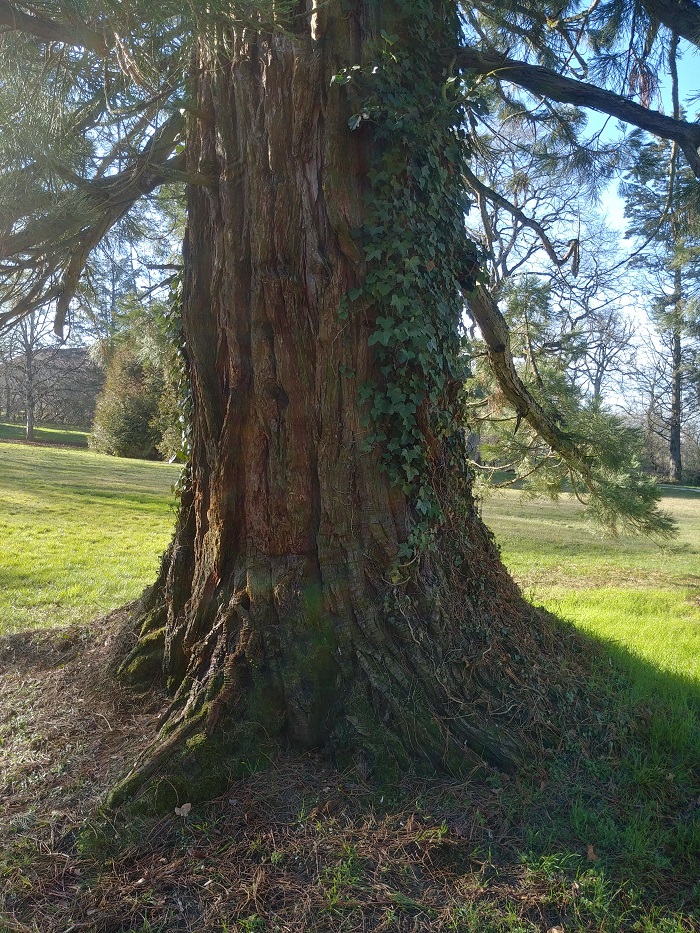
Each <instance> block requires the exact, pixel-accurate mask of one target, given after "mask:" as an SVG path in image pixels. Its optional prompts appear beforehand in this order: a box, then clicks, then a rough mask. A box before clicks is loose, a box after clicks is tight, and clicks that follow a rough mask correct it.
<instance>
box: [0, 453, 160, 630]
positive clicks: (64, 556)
mask: <svg viewBox="0 0 700 933" xmlns="http://www.w3.org/2000/svg"><path fill="white" fill-rule="evenodd" d="M177 474H178V468H177V467H174V466H170V465H169V464H164V463H150V462H146V461H139V460H120V459H117V458H114V457H106V456H103V455H102V454H97V453H93V452H91V451H87V450H70V449H67V448H60V449H58V448H50V447H31V446H24V445H20V444H0V539H1V540H2V548H1V549H0V634H3V633H4V634H7V633H11V632H15V631H21V630H25V629H27V628H45V627H54V626H61V625H66V624H69V623H73V622H85V621H87V620H88V619H89V618H91V617H92V616H94V615H97V614H98V613H101V612H105V611H107V610H109V609H111V608H113V607H115V606H118V605H120V604H121V603H123V602H125V601H127V600H129V599H132V598H134V597H135V596H137V595H138V594H139V593H140V592H141V591H142V590H143V588H144V587H145V586H146V585H147V584H148V583H149V582H150V581H152V580H153V579H154V577H155V574H156V571H157V567H158V558H159V555H160V554H161V553H162V552H163V550H164V549H165V547H166V546H167V544H168V541H169V539H170V535H171V532H172V527H173V524H174V518H175V513H174V506H175V497H174V496H173V495H172V493H171V485H172V483H173V482H174V481H175V479H176V477H177Z"/></svg>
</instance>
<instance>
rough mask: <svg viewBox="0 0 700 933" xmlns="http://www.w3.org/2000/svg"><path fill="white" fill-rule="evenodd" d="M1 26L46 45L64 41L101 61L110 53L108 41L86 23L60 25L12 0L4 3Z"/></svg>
mask: <svg viewBox="0 0 700 933" xmlns="http://www.w3.org/2000/svg"><path fill="white" fill-rule="evenodd" d="M0 26H4V27H5V28H6V29H7V30H12V31H16V32H24V33H27V34H28V35H30V36H34V38H35V39H41V40H43V41H44V42H60V43H62V44H64V45H72V46H78V47H79V48H83V49H88V50H89V51H91V52H95V53H96V54H97V55H99V56H100V58H106V57H107V56H108V55H109V53H110V48H109V45H108V44H107V40H106V39H105V37H104V36H103V35H100V33H99V32H95V31H94V30H93V29H90V27H89V26H86V25H85V23H81V22H79V21H77V20H76V21H74V22H72V23H71V24H70V25H67V24H66V23H57V22H55V20H52V19H48V18H47V17H44V16H37V15H30V14H29V13H24V12H23V11H22V10H19V9H18V8H17V6H16V5H15V4H13V3H9V2H8V0H0Z"/></svg>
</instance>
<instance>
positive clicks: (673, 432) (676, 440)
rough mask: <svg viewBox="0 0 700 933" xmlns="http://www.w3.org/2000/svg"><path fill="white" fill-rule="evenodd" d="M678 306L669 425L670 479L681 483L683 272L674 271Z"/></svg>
mask: <svg viewBox="0 0 700 933" xmlns="http://www.w3.org/2000/svg"><path fill="white" fill-rule="evenodd" d="M674 280H675V281H674V284H675V295H676V306H675V314H674V325H673V331H672V333H671V418H670V420H669V425H668V433H669V439H668V480H669V482H670V483H680V482H681V481H682V479H683V467H682V462H681V421H682V400H683V351H682V345H681V321H682V319H683V310H682V307H681V295H682V291H681V287H682V286H681V272H680V269H676V270H675V272H674Z"/></svg>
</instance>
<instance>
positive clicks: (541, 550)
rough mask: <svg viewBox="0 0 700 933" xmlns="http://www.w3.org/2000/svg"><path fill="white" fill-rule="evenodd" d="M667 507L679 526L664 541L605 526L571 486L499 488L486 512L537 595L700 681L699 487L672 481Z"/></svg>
mask: <svg viewBox="0 0 700 933" xmlns="http://www.w3.org/2000/svg"><path fill="white" fill-rule="evenodd" d="M663 508H664V509H665V510H666V511H668V512H670V513H671V514H672V515H673V516H674V517H675V518H676V520H677V521H678V525H679V529H680V534H679V536H678V537H677V538H675V539H673V540H672V541H671V542H667V543H666V544H664V545H659V544H658V543H655V542H654V541H651V540H649V539H648V538H639V537H634V538H632V537H620V538H617V539H615V538H610V537H604V536H601V535H600V534H596V533H595V532H594V531H593V530H592V529H591V528H590V526H589V525H588V524H587V523H586V521H585V520H584V518H583V516H582V508H581V506H580V505H579V504H578V502H576V500H575V499H573V498H572V497H571V496H569V495H562V496H561V497H560V499H559V500H558V501H555V502H553V501H551V500H549V499H523V498H522V497H521V495H520V493H518V492H516V491H512V490H500V491H499V492H498V493H497V494H494V495H492V496H490V497H488V498H486V499H485V500H484V502H483V517H484V519H485V521H486V523H487V524H488V525H489V527H490V528H491V529H492V530H493V532H494V534H495V535H496V539H497V541H498V542H499V544H500V546H501V553H502V555H503V559H504V561H505V563H506V565H507V566H508V567H509V569H510V570H511V572H512V573H513V574H514V576H515V578H516V579H517V580H518V582H519V583H520V585H521V586H522V588H523V590H524V592H525V594H526V595H527V596H528V598H529V599H530V600H531V601H533V602H535V603H538V604H540V605H543V606H545V607H546V608H547V609H549V610H550V611H552V612H554V613H556V614H557V615H560V616H563V617H565V618H567V619H570V620H571V621H573V622H574V623H575V624H576V625H577V626H579V627H580V628H583V629H585V630H586V631H588V632H590V633H591V634H593V635H595V636H596V637H598V638H603V639H607V640H612V641H614V642H616V643H618V644H619V645H621V646H623V647H624V648H626V649H627V650H629V651H630V652H632V653H633V654H634V655H636V656H638V657H639V658H640V659H643V660H645V661H648V662H650V663H651V664H652V665H653V666H654V668H657V669H661V670H665V671H668V672H672V673H675V674H680V675H681V676H687V677H690V678H691V679H693V680H695V681H696V682H697V683H699V684H700V490H698V489H690V488H687V489H684V488H678V489H673V488H666V489H665V490H664V499H663Z"/></svg>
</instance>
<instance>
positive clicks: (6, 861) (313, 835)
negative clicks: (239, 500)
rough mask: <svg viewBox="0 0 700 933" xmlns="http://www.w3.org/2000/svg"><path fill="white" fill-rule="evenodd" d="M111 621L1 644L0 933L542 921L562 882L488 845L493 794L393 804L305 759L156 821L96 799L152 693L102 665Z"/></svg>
mask: <svg viewBox="0 0 700 933" xmlns="http://www.w3.org/2000/svg"><path fill="white" fill-rule="evenodd" d="M122 624H123V614H121V615H120V613H119V612H116V613H112V614H111V615H109V616H107V617H105V618H103V619H99V620H96V621H95V622H93V623H92V624H91V625H90V626H88V627H86V628H80V629H71V630H61V631H53V632H50V631H42V632H32V633H27V634H23V635H21V636H12V637H8V638H5V639H2V640H0V683H1V691H0V931H1V933H29V931H32V933H72V931H78V930H91V931H97V933H130V931H133V933H136V931H139V933H148V931H164V933H169V931H191V933H195V931H197V933H203V931H222V933H223V931H232V930H248V931H268V930H269V931H273V930H274V931H290V933H303V931H353V933H355V931H364V930H373V931H380V930H387V931H388V930H396V931H423V930H431V931H432V930H435V931H438V930H445V931H447V930H477V929H478V930H481V929H487V927H485V926H483V924H482V921H481V920H478V919H477V914H479V915H480V916H481V917H482V919H483V918H485V916H486V915H485V914H484V910H487V913H488V911H490V909H491V906H490V905H492V908H493V910H494V911H495V915H498V914H501V912H502V910H503V909H507V910H509V911H511V914H512V912H513V911H516V912H517V913H518V914H519V915H520V916H521V917H522V919H523V920H525V921H526V923H527V924H528V926H527V927H526V929H528V930H544V931H546V930H549V929H551V928H553V927H556V924H557V923H558V922H559V921H560V919H561V916H562V910H566V908H565V906H564V905H565V902H569V901H570V897H571V895H572V892H570V891H565V890H562V891H561V896H560V897H559V898H557V897H554V898H553V896H552V890H551V884H548V883H543V882H539V883H534V879H533V878H532V877H529V876H528V872H527V870H526V869H525V868H523V867H522V866H521V865H518V864H517V862H515V861H514V862H513V865H512V867H510V866H506V865H502V866H501V867H500V868H499V869H498V870H496V869H495V867H494V865H493V864H492V863H491V861H490V859H489V857H488V854H487V853H488V848H489V846H490V845H492V844H493V845H502V844H503V843H504V842H507V839H508V837H509V834H510V833H511V831H512V827H511V825H510V822H509V818H508V814H507V812H506V810H505V808H504V807H503V806H502V805H501V803H500V800H499V792H498V791H497V790H493V789H488V788H486V789H484V788H481V789H480V790H479V791H478V792H477V791H476V790H475V789H474V788H470V787H469V786H468V785H465V784H464V783H461V784H460V783H457V782H447V783H441V784H440V785H439V786H436V785H432V786H431V787H430V788H429V789H426V788H425V787H423V788H421V787H418V786H416V788H415V794H414V795H413V799H412V800H411V803H410V805H408V806H407V805H406V800H407V799H411V797H410V794H409V796H408V798H407V796H406V789H405V788H404V789H403V791H402V798H401V799H402V801H403V802H402V803H400V802H399V801H398V799H397V800H396V801H392V800H385V798H384V796H383V795H381V796H380V795H379V794H378V793H377V792H376V791H375V790H373V789H372V788H370V787H369V786H368V785H366V784H365V783H364V782H363V780H362V779H361V778H359V777H358V776H357V775H347V774H344V775H343V774H339V773H338V772H335V771H333V770H331V769H329V768H328V767H326V766H325V765H324V764H323V763H322V762H320V761H319V760H318V759H316V758H314V757H313V756H308V757H296V758H286V759H283V760H281V761H279V762H276V763H275V764H274V765H273V766H272V767H271V768H270V770H268V771H265V772H263V773H258V774H255V775H251V776H250V777H249V778H248V779H246V780H244V781H237V782H234V783H232V784H231V786H230V788H229V790H228V792H227V794H226V796H225V797H223V798H221V799H219V800H215V801H213V802H212V803H211V804H208V805H207V806H206V807H202V806H196V807H194V808H192V809H191V810H189V811H188V808H187V807H185V808H184V812H181V813H179V814H178V813H173V814H169V815H168V816H166V817H163V818H160V819H158V820H151V821H145V822H142V823H139V824H138V825H136V823H131V824H130V823H128V822H125V821H124V819H123V818H122V817H120V816H119V815H118V814H117V815H114V814H109V813H106V812H103V811H100V809H99V808H100V804H101V801H102V800H103V798H104V795H105V793H106V792H107V790H108V789H109V788H110V786H111V785H112V784H113V783H114V782H115V780H116V779H117V778H118V777H119V776H121V775H123V774H124V773H125V772H126V771H127V770H128V769H129V767H130V766H131V764H132V763H133V761H134V759H135V758H136V757H137V755H138V754H139V752H140V751H142V750H143V749H144V748H145V747H146V746H147V744H148V742H149V740H150V739H151V738H152V736H153V735H154V734H155V731H156V730H157V717H158V714H159V712H160V711H161V709H162V706H163V702H164V698H163V697H162V696H160V695H158V694H155V693H154V694H153V695H149V697H148V699H147V700H146V699H144V698H138V697H134V696H130V695H129V694H126V693H124V692H123V691H122V690H120V689H119V688H118V687H117V685H116V684H115V683H114V681H113V680H112V679H111V678H110V677H109V675H108V674H106V673H105V669H106V668H108V666H109V663H108V662H109V658H110V656H111V655H112V654H113V653H114V647H115V642H116V641H117V640H118V639H119V638H120V635H119V631H120V626H121V625H122ZM574 893H575V892H574ZM470 918H472V919H470ZM472 920H473V922H474V923H475V924H476V925H471V923H472ZM499 928H500V927H499ZM494 929H495V927H494Z"/></svg>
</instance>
